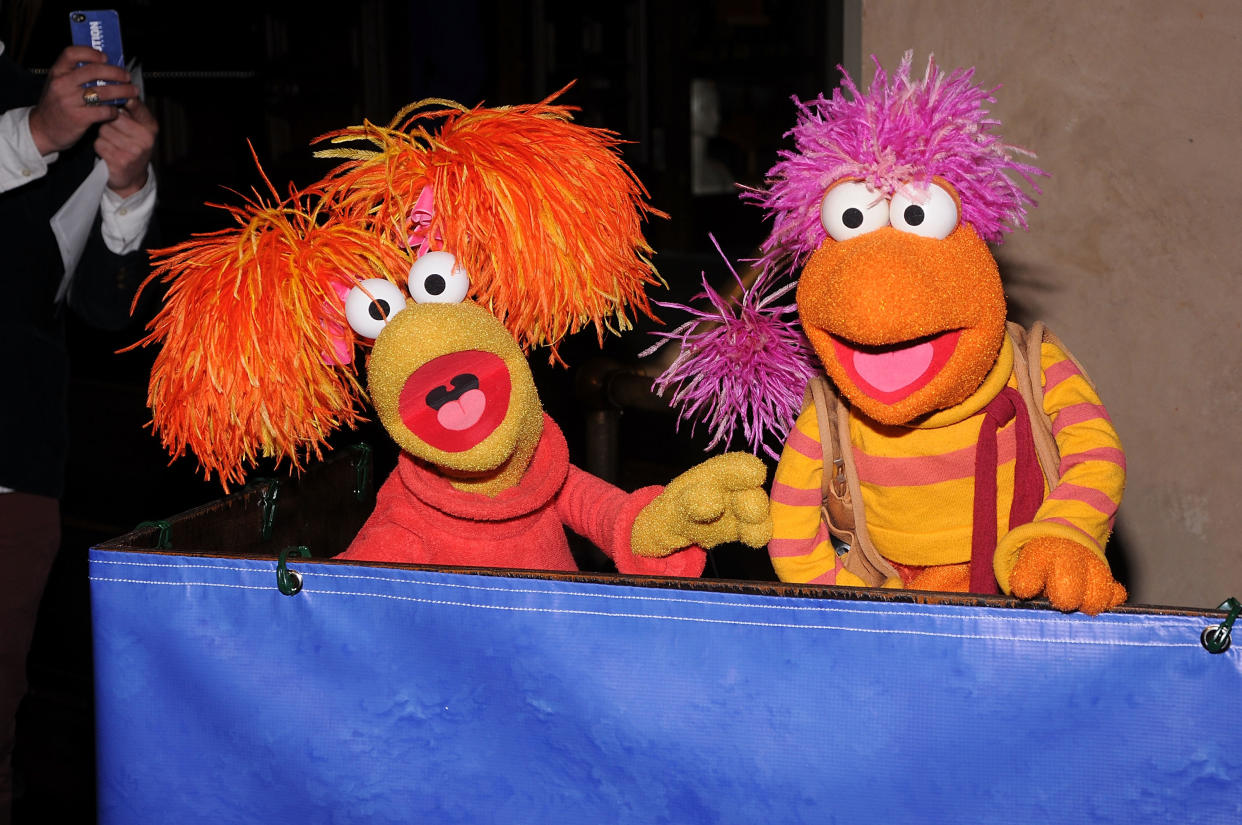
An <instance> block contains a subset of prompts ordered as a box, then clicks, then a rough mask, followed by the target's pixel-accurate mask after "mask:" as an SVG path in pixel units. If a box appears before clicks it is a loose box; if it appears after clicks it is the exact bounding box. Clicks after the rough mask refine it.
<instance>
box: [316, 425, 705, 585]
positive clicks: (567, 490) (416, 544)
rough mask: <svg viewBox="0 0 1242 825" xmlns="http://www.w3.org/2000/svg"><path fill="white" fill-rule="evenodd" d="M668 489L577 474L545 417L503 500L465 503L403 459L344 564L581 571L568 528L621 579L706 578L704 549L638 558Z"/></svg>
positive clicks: (469, 497)
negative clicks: (636, 529) (643, 532)
mask: <svg viewBox="0 0 1242 825" xmlns="http://www.w3.org/2000/svg"><path fill="white" fill-rule="evenodd" d="M662 489H663V488H661V487H644V488H642V489H640V490H637V491H635V492H633V493H626V492H624V491H623V490H621V489H619V488H617V487H615V486H613V485H612V484H609V483H608V482H606V481H604V480H603V479H600V478H597V477H595V476H593V475H591V474H589V473H586V472H584V471H582V470H580V469H578V468H577V467H575V466H573V465H572V464H570V463H569V447H568V445H567V444H566V443H565V436H564V435H563V434H562V433H561V431H560V428H558V427H557V426H556V424H555V422H553V421H552V419H551V418H549V417H547V416H546V415H545V416H544V422H543V436H542V437H541V439H540V441H539V446H538V447H537V448H536V450H535V456H534V458H533V459H532V460H531V464H530V467H529V468H527V470H526V473H525V475H523V477H522V480H521V481H520V482H519V483H518V485H517V486H516V487H513V488H511V489H509V490H505V491H504V492H503V493H501V494H500V495H498V496H496V497H495V498H492V497H489V496H484V495H479V494H478V493H463V492H461V491H460V490H457V489H455V488H454V487H453V486H452V485H451V484H449V482H448V480H447V479H446V478H444V477H443V476H441V475H438V474H437V473H436V472H435V471H433V470H431V469H428V468H427V467H425V466H423V465H420V464H419V463H417V462H416V461H415V460H414V459H412V458H411V457H410V456H409V455H408V454H405V453H402V455H401V458H400V459H399V460H398V463H397V468H396V470H394V471H393V473H392V475H390V476H389V477H388V480H387V481H385V482H384V484H383V485H382V486H381V487H380V490H379V494H378V496H377V498H376V502H375V511H374V512H373V513H372V514H371V517H370V518H369V519H368V520H367V523H366V524H364V525H363V527H362V530H360V531H359V533H358V535H357V537H355V538H354V541H353V542H352V543H351V544H350V546H349V548H348V549H347V550H346V551H345V552H344V553H342V554H341V555H339V556H337V558H339V559H347V560H351V561H384V562H401V563H404V564H433V565H441V564H442V565H452V566H462V567H514V568H523V569H530V570H556V571H568V570H577V569H578V567H577V564H576V563H575V562H574V558H573V555H572V554H571V553H570V551H569V540H568V538H567V537H566V535H565V530H564V528H565V527H568V528H570V529H571V530H573V531H574V532H575V533H578V534H579V535H581V536H583V537H585V538H587V539H589V540H590V541H591V542H592V543H594V544H595V545H596V546H597V547H599V548H600V549H601V550H603V551H604V553H606V554H607V555H608V556H609V558H611V559H612V560H613V561H614V562H615V563H616V565H617V570H618V571H619V572H621V573H631V574H644V575H656V576H692V577H693V576H698V575H701V574H702V572H703V567H704V565H705V563H706V560H707V554H706V553H705V552H704V551H703V550H701V549H700V548H698V547H688V548H685V549H683V550H680V551H678V552H676V553H673V554H672V555H670V556H666V557H665V558H662V559H650V558H644V557H641V556H636V555H634V554H633V553H632V552H631V551H630V531H631V528H632V527H633V525H634V519H635V517H637V515H638V513H639V511H641V510H642V509H643V508H644V507H646V506H647V504H649V503H650V502H651V500H652V499H654V498H655V497H656V496H657V495H659V493H660V491H661V490H662Z"/></svg>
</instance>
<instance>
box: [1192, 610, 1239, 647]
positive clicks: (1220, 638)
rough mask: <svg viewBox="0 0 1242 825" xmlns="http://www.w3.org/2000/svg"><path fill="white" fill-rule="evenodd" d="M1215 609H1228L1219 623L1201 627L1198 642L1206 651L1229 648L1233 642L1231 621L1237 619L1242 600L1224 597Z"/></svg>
mask: <svg viewBox="0 0 1242 825" xmlns="http://www.w3.org/2000/svg"><path fill="white" fill-rule="evenodd" d="M1217 610H1228V611H1229V615H1228V616H1227V617H1226V618H1225V620H1224V621H1223V622H1221V623H1220V624H1218V625H1214V626H1212V627H1205V628H1203V632H1202V633H1200V634H1199V642H1200V644H1202V645H1203V647H1204V648H1205V649H1206V650H1207V652H1208V653H1224V652H1225V651H1226V650H1228V649H1229V645H1230V644H1232V643H1233V639H1232V638H1231V636H1232V633H1233V623H1234V622H1235V621H1237V618H1238V614H1239V613H1242V602H1239V601H1238V600H1237V599H1234V598H1229V599H1225V601H1224V603H1223V604H1221V606H1220V607H1218V608H1217Z"/></svg>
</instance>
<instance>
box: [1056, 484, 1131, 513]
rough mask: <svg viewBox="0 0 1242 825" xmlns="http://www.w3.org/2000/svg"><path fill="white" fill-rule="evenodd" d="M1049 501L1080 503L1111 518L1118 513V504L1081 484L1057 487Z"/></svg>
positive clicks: (1059, 485)
mask: <svg viewBox="0 0 1242 825" xmlns="http://www.w3.org/2000/svg"><path fill="white" fill-rule="evenodd" d="M1048 500H1056V501H1078V502H1082V503H1083V504H1086V505H1087V506H1088V507H1093V508H1095V509H1096V510H1099V511H1100V513H1102V514H1103V515H1106V516H1111V515H1112V514H1113V513H1115V512H1117V504H1116V502H1114V501H1113V500H1112V499H1111V498H1109V497H1108V496H1106V495H1105V494H1104V493H1101V492H1100V491H1099V490H1096V489H1094V488H1092V487H1084V486H1082V485H1081V484H1065V483H1061V484H1058V485H1057V488H1056V489H1055V490H1053V491H1052V494H1051V495H1049V496H1048Z"/></svg>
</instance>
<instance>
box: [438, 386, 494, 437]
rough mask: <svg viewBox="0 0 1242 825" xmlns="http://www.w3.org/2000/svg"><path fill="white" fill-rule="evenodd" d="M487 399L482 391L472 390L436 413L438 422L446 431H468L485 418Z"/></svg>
mask: <svg viewBox="0 0 1242 825" xmlns="http://www.w3.org/2000/svg"><path fill="white" fill-rule="evenodd" d="M486 406H487V397H486V396H485V395H483V391H482V390H470V391H468V392H466V393H463V394H462V396H461V397H460V398H458V399H457V400H455V401H449V402H448V403H447V404H445V405H444V406H443V407H441V408H440V409H439V410H437V411H436V420H437V421H439V422H440V426H441V427H443V428H444V429H446V430H468V429H470V428H471V427H473V426H474V424H475V422H476V421H478V420H479V419H480V418H481V417H482V416H483V408H484V407H486Z"/></svg>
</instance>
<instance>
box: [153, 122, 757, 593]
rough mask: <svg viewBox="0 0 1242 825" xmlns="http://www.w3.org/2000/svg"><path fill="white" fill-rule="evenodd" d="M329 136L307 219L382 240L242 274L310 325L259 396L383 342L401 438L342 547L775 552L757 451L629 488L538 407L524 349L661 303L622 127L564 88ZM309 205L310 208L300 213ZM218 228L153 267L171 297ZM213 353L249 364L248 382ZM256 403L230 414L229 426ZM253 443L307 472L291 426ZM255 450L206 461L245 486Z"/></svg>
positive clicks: (263, 380) (504, 556) (383, 414)
mask: <svg viewBox="0 0 1242 825" xmlns="http://www.w3.org/2000/svg"><path fill="white" fill-rule="evenodd" d="M321 140H323V141H330V142H331V143H333V144H336V145H337V146H338V147H339V148H328V149H324V150H321V151H320V152H318V153H317V154H318V155H320V156H323V157H334V158H339V159H342V160H343V162H342V163H341V164H340V165H339V166H338V167H337V168H335V169H334V170H333V171H332V172H330V173H329V174H328V175H327V176H326V177H325V178H324V179H323V180H321V181H320V182H319V183H317V184H315V185H314V186H313V187H310V189H309V190H308V192H307V193H304V194H302V195H300V196H298V197H301V198H311V197H316V198H318V199H319V200H318V202H317V203H316V205H315V207H314V209H313V210H302V211H299V210H294V214H295V215H298V216H299V217H298V220H297V221H294V223H296V224H297V225H298V226H299V227H301V229H302V230H303V238H304V239H305V241H306V243H308V244H310V243H312V241H313V240H314V239H315V237H316V236H317V234H318V233H321V232H330V231H332V230H333V228H336V227H339V228H340V229H339V230H338V231H341V232H361V233H364V234H365V235H366V236H367V237H368V238H369V240H370V244H371V246H370V251H368V253H367V254H366V255H363V256H360V257H359V258H358V260H357V262H356V264H355V265H354V266H353V267H352V268H350V267H342V266H337V265H333V266H330V267H326V268H324V269H322V270H317V271H315V272H313V273H308V272H305V271H303V272H302V274H303V275H305V276H309V277H308V278H307V279H306V280H303V281H300V282H299V283H300V284H301V286H299V285H298V284H293V283H289V282H287V281H286V280H284V279H283V276H276V277H275V280H273V277H274V276H273V273H271V272H270V271H265V272H260V271H259V269H260V268H259V267H258V266H254V265H251V263H250V261H243V262H242V265H241V267H240V270H238V271H235V272H233V273H232V274H233V275H234V277H235V278H236V279H237V280H238V281H239V282H241V283H244V284H247V285H253V284H257V283H260V282H261V283H264V284H271V285H275V284H276V283H280V284H283V285H285V287H286V288H287V289H288V291H289V292H290V293H293V294H294V295H295V296H296V300H295V301H294V303H295V304H296V305H297V307H298V309H297V310H296V311H295V313H294V314H296V315H297V316H298V317H299V318H301V319H302V320H303V323H301V324H299V326H300V327H302V328H306V329H308V330H309V329H312V328H313V329H314V330H316V332H315V333H314V334H308V335H307V336H306V338H305V340H301V341H298V342H296V343H294V344H293V345H292V346H291V348H290V350H289V351H287V352H283V353H277V354H275V355H274V356H273V357H274V358H275V359H276V360H277V361H279V362H280V363H281V364H283V367H280V368H278V369H279V370H283V376H282V377H283V379H284V380H283V381H280V380H277V378H278V376H276V375H274V374H269V375H266V376H261V377H259V378H258V380H257V383H258V384H259V386H260V388H262V386H263V385H265V384H267V383H269V382H273V383H285V382H296V381H297V380H298V379H299V378H300V376H301V375H302V373H303V371H305V372H307V373H309V374H312V375H315V374H318V373H319V372H320V371H321V367H322V368H330V369H336V370H344V371H346V372H348V370H349V369H350V368H351V367H352V366H353V365H354V364H355V363H356V361H355V359H354V358H353V351H354V349H355V347H356V346H359V345H364V346H365V345H369V344H370V343H371V341H372V340H373V341H374V344H373V347H372V349H371V350H370V353H369V357H368V358H367V388H368V390H369V395H370V399H371V401H372V403H373V404H374V407H375V410H376V412H377V414H378V417H379V420H380V422H381V423H382V424H383V426H384V428H385V429H386V430H387V432H388V433H389V435H391V437H392V438H393V439H394V440H395V441H396V442H397V444H398V445H399V446H400V447H401V449H402V452H401V455H400V457H399V459H398V464H397V467H396V469H395V470H394V471H393V473H392V474H391V475H390V476H389V478H388V479H387V480H386V481H385V483H384V484H383V485H382V486H381V488H380V490H379V493H378V496H377V502H376V507H375V510H374V512H373V514H372V516H371V517H370V518H369V520H368V521H367V522H366V524H365V525H364V526H363V528H362V530H361V531H360V532H359V534H358V536H357V537H356V538H355V540H354V541H353V543H352V544H351V545H350V547H349V548H348V549H347V550H346V552H345V553H343V554H342V555H341V556H340V557H341V558H344V559H349V560H354V561H384V562H404V563H415V564H436V565H452V566H486V567H516V568H527V569H541V570H575V569H577V565H576V563H575V561H574V559H573V556H572V555H571V553H570V550H569V543H568V539H567V537H566V534H565V528H566V527H568V528H569V529H572V530H574V531H575V532H577V533H579V534H580V535H583V536H585V537H586V538H588V539H589V540H591V541H592V542H593V543H594V544H596V545H597V546H598V547H600V549H601V550H603V551H604V552H605V553H606V554H607V555H608V556H609V557H610V558H611V559H612V560H613V562H614V563H615V565H616V567H617V569H618V570H619V571H620V572H623V573H641V574H659V575H677V576H697V575H700V574H701V573H702V570H703V567H704V562H705V552H704V548H710V547H712V546H714V545H716V544H719V543H722V542H727V541H742V542H745V543H747V544H749V545H751V546H753V547H762V546H764V544H766V542H767V541H768V539H769V538H770V536H771V519H770V516H769V513H768V501H767V496H766V495H765V493H764V492H763V485H764V482H765V477H766V472H765V469H764V467H763V465H762V463H761V462H759V461H758V459H756V458H755V457H754V456H750V455H746V454H744V453H735V454H727V455H722V456H718V457H716V458H713V459H710V460H708V461H706V462H704V463H703V464H700V465H698V466H696V467H694V468H691V469H690V470H688V471H687V472H686V473H684V474H682V475H680V476H678V477H677V478H676V479H674V480H673V481H672V482H671V483H670V484H669V485H668V486H667V487H663V488H661V487H650V488H644V489H642V490H638V491H636V492H633V493H626V492H623V491H621V490H619V489H618V488H616V487H614V486H613V485H611V484H609V483H607V482H605V481H603V480H601V479H599V478H596V477H594V476H591V475H590V474H588V473H585V472H584V471H582V470H580V469H578V468H577V467H575V466H573V465H572V464H571V463H570V462H569V454H568V447H567V445H566V442H565V439H564V437H563V436H562V434H561V432H560V430H559V428H558V427H557V426H556V424H555V423H554V422H553V421H552V420H551V419H550V418H549V417H548V416H547V415H546V414H545V413H544V412H543V409H542V405H541V402H540V399H539V395H538V392H537V390H536V387H535V383H534V378H533V375H532V373H531V371H530V368H529V366H528V364H527V362H526V357H527V350H528V349H529V348H532V347H537V346H546V347H549V348H550V349H551V350H552V355H551V356H550V357H551V358H552V359H554V360H555V359H557V358H558V356H557V355H556V349H555V348H556V344H557V343H558V342H559V341H560V339H561V338H563V337H564V336H565V335H567V334H570V333H573V332H575V331H578V330H579V329H581V328H583V327H585V326H587V325H593V326H594V327H595V329H596V331H597V334H598V335H599V336H600V337H601V339H602V337H603V335H604V333H605V332H606V331H620V330H623V329H626V328H628V326H629V323H630V322H629V318H628V313H629V312H630V311H631V310H634V311H641V312H643V313H645V314H650V311H649V307H648V302H647V298H646V296H645V288H646V287H647V286H649V285H651V284H654V283H658V276H657V275H656V273H655V270H654V267H653V266H652V265H651V263H650V256H651V249H650V248H649V247H648V245H647V243H646V241H645V240H644V239H643V236H642V232H641V224H642V220H643V218H644V217H645V215H646V214H659V213H655V212H654V210H652V209H651V208H650V207H649V206H647V204H646V203H645V200H644V198H645V194H646V193H645V191H644V190H643V189H642V186H641V184H639V182H638V181H637V179H636V178H634V176H633V174H632V173H631V171H630V170H629V168H628V167H627V166H626V165H625V164H624V162H623V161H622V159H621V158H620V154H619V152H618V150H617V147H618V141H617V140H616V139H615V137H614V136H613V135H612V133H610V132H607V131H605V130H601V129H593V128H589V127H584V126H579V125H577V124H574V123H573V122H572V121H571V119H570V109H568V108H567V107H563V106H557V105H553V104H552V103H551V99H549V100H546V101H543V102H542V103H539V104H533V105H524V106H511V107H498V108H485V107H482V106H479V107H475V108H467V107H464V106H460V105H459V104H455V103H452V102H450V101H441V100H434V101H424V102H422V103H419V104H415V105H413V106H411V107H408V108H407V109H405V110H403V111H402V112H401V113H399V114H398V115H397V116H396V117H395V118H394V119H393V121H392V123H391V124H390V125H389V126H388V127H378V126H375V125H373V124H370V123H365V124H363V125H362V126H358V127H351V128H348V129H343V130H340V131H338V132H334V133H331V134H329V135H326V136H324V138H321ZM360 144H369V145H367V146H366V147H365V148H359V145H360ZM294 200H296V198H295V199H294ZM253 211H255V212H261V211H262V210H257V209H256V210H253ZM268 211H271V210H268ZM308 211H313V214H314V215H315V219H314V220H311V219H304V217H303V216H304V215H305V213H306V212H308ZM242 234H253V227H251V226H248V227H247V228H246V230H245V231H244V232H243V233H242ZM224 240H228V242H229V245H230V246H233V245H235V244H236V238H233V237H230V238H227V239H222V238H220V237H219V236H206V237H205V238H204V239H200V240H196V241H191V242H189V243H187V244H183V245H182V246H181V247H175V248H174V249H173V250H170V251H166V252H165V253H164V255H165V257H164V262H163V265H162V266H161V268H160V270H159V271H160V272H162V273H164V274H165V275H166V277H171V278H172V279H173V290H174V292H175V290H176V289H177V285H178V282H179V281H180V279H182V278H186V277H191V278H193V277H194V273H195V267H196V266H197V265H198V264H199V262H200V261H202V260H203V259H204V258H206V257H208V256H209V255H210V254H211V252H212V251H213V250H216V249H217V247H219V246H223V245H225V244H224ZM253 244H254V242H253V240H251V241H249V245H251V246H253ZM294 245H295V246H298V245H297V244H294ZM300 251H304V250H300ZM394 255H395V256H397V259H398V260H400V261H401V262H400V263H399V264H396V263H394V261H393V256H394ZM333 263H334V264H335V263H336V262H333ZM303 287H307V288H310V291H309V292H303ZM288 299H289V295H288V294H286V295H285V296H284V300H285V302H286V303H287V302H288ZM177 311H178V309H174V308H173V307H172V306H169V307H166V308H165V313H163V314H164V315H171V314H175V313H176V312H177ZM180 311H185V312H191V311H192V308H191V307H188V306H186V307H181V308H180ZM206 311H207V312H208V313H210V312H214V311H216V310H214V309H207V310H206ZM274 311H275V312H276V313H277V314H280V313H282V312H286V311H287V310H282V309H280V308H276V309H275V310H274ZM308 318H310V319H314V322H313V323H307V322H306V319H308ZM202 320H203V319H202V316H201V311H200V314H199V318H198V322H200V323H201V321H202ZM257 322H258V324H259V325H260V327H261V328H262V327H264V326H265V325H266V324H268V323H274V324H275V325H276V326H280V325H282V323H283V322H279V321H275V322H274V321H271V320H269V319H257ZM156 323H157V324H160V323H163V324H165V325H166V324H168V323H169V321H168V319H167V318H164V319H162V320H161V319H160V318H157V321H156ZM158 328H159V327H157V329H158ZM155 337H156V336H154V335H153V336H152V339H154V338H155ZM252 337H260V338H262V337H263V335H262V334H261V333H260V334H258V335H257V336H255V335H253V334H252ZM149 340H150V339H149ZM165 346H166V347H167V346H168V343H167V342H165ZM204 356H205V357H208V359H209V360H210V358H209V355H208V354H204ZM196 360H197V361H198V362H200V363H201V362H202V360H203V358H199V359H196ZM214 363H215V364H216V369H223V371H224V372H227V373H229V374H230V375H231V376H232V377H233V378H236V377H237V376H239V375H243V374H244V375H249V374H250V370H249V368H247V367H243V366H241V365H238V364H229V365H226V366H224V367H223V368H222V367H220V365H219V363H218V361H216V362H214ZM156 383H157V376H156V375H154V374H153V378H152V386H153V387H154V386H156ZM209 383H210V384H218V383H221V382H219V381H218V380H216V379H214V378H213V379H211V380H210V382H209ZM198 386H199V387H201V386H202V385H201V384H200V385H198ZM154 397H155V396H154V395H153V398H154ZM163 403H164V404H167V403H168V402H167V400H166V399H165V400H164V401H163ZM248 403H249V405H250V406H262V405H263V402H262V400H261V399H259V398H252V399H251V400H250V401H249V402H248ZM330 406H331V409H332V410H333V411H334V412H336V413H337V414H339V415H343V413H340V412H339V410H338V409H337V406H336V405H330ZM153 410H155V420H156V426H157V428H159V429H161V430H162V429H163V427H162V426H161V420H162V415H161V411H160V410H158V409H155V406H154V405H153ZM245 412H247V413H249V412H251V411H250V410H247V411H245ZM267 415H268V411H266V410H264V414H263V415H259V416H257V418H258V419H265V418H266V417H267ZM244 417H245V416H239V415H236V414H233V413H232V411H231V416H230V419H231V420H238V419H240V418H244ZM320 418H324V416H320ZM327 429H328V428H327V426H321V427H320V431H319V432H316V433H315V434H312V435H306V434H301V437H302V441H301V443H298V444H296V445H295V446H296V450H299V451H302V452H306V451H307V449H308V448H309V449H311V450H318V449H319V445H320V443H321V441H322V438H323V437H325V435H326V431H327ZM235 435H236V434H235ZM240 437H241V440H242V441H243V442H247V443H249V442H258V443H259V444H260V445H261V447H262V451H264V452H266V453H268V454H272V453H275V454H277V455H283V456H285V457H289V458H290V459H291V460H292V461H294V462H295V465H296V461H297V453H296V452H294V451H293V450H291V449H290V444H289V442H288V441H287V440H282V441H280V442H279V443H275V442H274V441H273V440H272V439H269V438H266V437H265V436H264V435H263V433H262V432H261V431H260V430H258V429H253V428H252V429H248V430H246V431H245V432H243V433H241V434H240ZM165 440H166V443H167V442H168V436H167V434H165ZM175 443H178V442H174V444H175ZM182 443H184V442H182ZM190 446H191V447H192V449H194V451H195V452H196V453H199V450H200V449H206V450H207V451H208V454H209V456H210V457H212V458H209V459H208V460H209V461H212V460H213V458H214V456H215V455H218V453H217V452H214V451H215V447H214V445H213V443H212V442H210V441H207V440H204V439H201V438H196V439H195V440H194V441H193V442H192V443H191V445H190ZM250 456H251V453H250V452H245V451H243V452H241V453H239V452H238V451H236V450H234V451H232V452H231V453H230V454H229V457H230V459H231V460H233V461H234V463H231V464H229V465H227V469H225V470H221V467H222V466H223V465H222V463H221V462H219V461H215V462H214V463H207V462H204V465H205V466H206V467H209V468H211V467H214V468H215V469H217V471H221V472H222V475H223V473H224V472H229V473H230V475H228V476H227V477H228V478H236V477H238V476H240V474H241V469H240V467H238V466H237V464H236V463H235V461H236V459H238V458H245V459H248V458H250ZM200 459H202V455H201V454H200Z"/></svg>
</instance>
